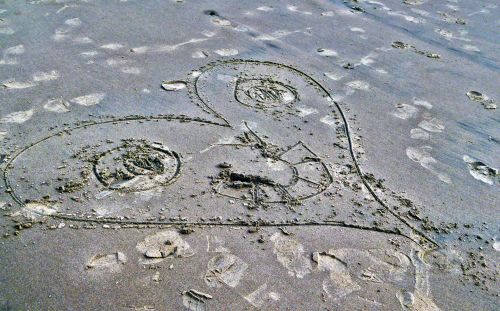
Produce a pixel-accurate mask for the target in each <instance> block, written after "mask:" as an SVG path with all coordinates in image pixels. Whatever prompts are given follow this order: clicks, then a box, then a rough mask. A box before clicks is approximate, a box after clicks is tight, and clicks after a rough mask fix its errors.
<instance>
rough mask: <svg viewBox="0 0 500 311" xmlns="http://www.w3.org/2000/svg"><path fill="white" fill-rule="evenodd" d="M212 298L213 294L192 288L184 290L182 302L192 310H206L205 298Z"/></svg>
mask: <svg viewBox="0 0 500 311" xmlns="http://www.w3.org/2000/svg"><path fill="white" fill-rule="evenodd" d="M212 298H213V297H212V295H209V294H205V293H203V292H200V291H198V290H196V289H190V290H187V291H184V292H182V304H183V305H184V307H186V308H188V309H189V310H191V311H204V310H206V307H205V300H206V299H212Z"/></svg>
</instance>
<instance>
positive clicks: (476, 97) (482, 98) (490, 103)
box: [467, 91, 497, 109]
mask: <svg viewBox="0 0 500 311" xmlns="http://www.w3.org/2000/svg"><path fill="white" fill-rule="evenodd" d="M467 97H469V99H470V100H472V101H474V102H477V103H481V105H483V107H484V109H497V104H496V102H495V101H494V100H493V99H489V98H488V96H486V95H484V94H482V93H481V92H478V91H468V92H467Z"/></svg>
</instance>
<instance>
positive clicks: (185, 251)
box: [136, 230, 194, 263]
mask: <svg viewBox="0 0 500 311" xmlns="http://www.w3.org/2000/svg"><path fill="white" fill-rule="evenodd" d="M136 248H137V250H138V251H140V252H141V253H142V254H143V255H144V257H145V259H146V261H144V263H148V260H151V261H154V262H155V263H158V262H160V261H163V259H165V258H167V257H190V256H192V255H194V252H193V251H192V250H191V247H190V246H189V244H188V243H187V242H185V241H184V240H183V239H182V238H181V237H180V235H179V233H177V232H176V231H170V230H166V231H162V232H158V233H156V234H154V235H150V236H147V237H146V238H145V239H144V240H143V241H141V242H139V243H137V246H136ZM151 263H152V262H151Z"/></svg>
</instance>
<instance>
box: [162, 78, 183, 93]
mask: <svg viewBox="0 0 500 311" xmlns="http://www.w3.org/2000/svg"><path fill="white" fill-rule="evenodd" d="M186 86H187V83H186V82H184V81H180V80H172V81H163V83H162V84H161V87H162V88H163V89H164V90H165V91H180V90H182V89H184V88H186Z"/></svg>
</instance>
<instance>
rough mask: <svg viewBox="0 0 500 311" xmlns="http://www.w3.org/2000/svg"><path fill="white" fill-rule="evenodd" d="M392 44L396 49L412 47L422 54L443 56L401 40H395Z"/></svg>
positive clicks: (430, 56) (433, 56) (435, 56)
mask: <svg viewBox="0 0 500 311" xmlns="http://www.w3.org/2000/svg"><path fill="white" fill-rule="evenodd" d="M391 45H392V47H393V48H395V49H401V50H404V49H410V50H412V51H413V52H415V53H417V54H420V55H425V56H427V57H428V58H441V56H440V55H439V54H437V53H433V52H428V51H423V50H419V49H417V48H416V47H415V46H413V45H411V44H408V43H404V42H401V41H394V42H393V43H392V44H391Z"/></svg>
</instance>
